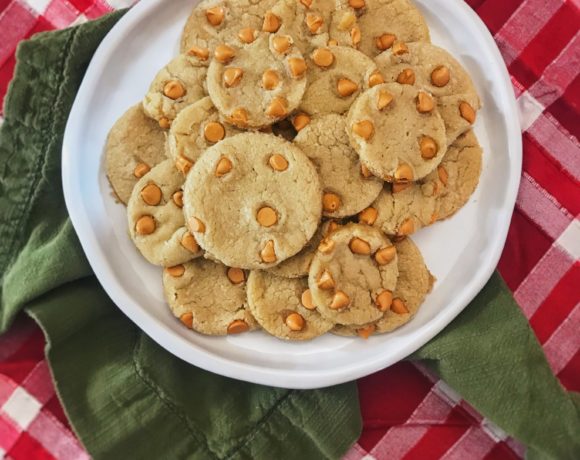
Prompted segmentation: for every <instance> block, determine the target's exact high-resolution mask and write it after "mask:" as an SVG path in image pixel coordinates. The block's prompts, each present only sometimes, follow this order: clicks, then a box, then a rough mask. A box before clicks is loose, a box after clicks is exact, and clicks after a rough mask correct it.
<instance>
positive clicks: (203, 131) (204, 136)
mask: <svg viewBox="0 0 580 460" xmlns="http://www.w3.org/2000/svg"><path fill="white" fill-rule="evenodd" d="M240 132H241V131H240V130H239V129H236V128H235V127H233V126H231V125H230V124H228V123H225V122H224V120H223V118H222V117H221V116H220V114H219V112H218V110H217V109H216V108H215V107H214V105H213V103H212V102H211V99H210V98H209V97H204V98H203V99H200V100H199V101H197V102H195V103H194V104H192V105H190V106H188V107H186V108H185V109H183V110H182V111H181V112H180V113H179V115H178V116H177V118H176V119H175V120H174V121H173V123H172V124H171V129H170V130H169V135H168V137H167V146H168V152H169V156H170V157H171V158H172V159H173V161H175V162H176V163H177V164H178V165H179V164H183V165H185V164H187V166H186V168H191V166H192V165H193V163H195V162H196V161H197V159H198V158H199V157H200V155H201V154H202V153H203V152H204V150H206V149H207V148H209V147H211V146H212V145H214V144H217V143H218V142H219V141H221V140H223V139H225V138H226V137H231V136H234V135H236V134H239V133H240ZM180 169H183V167H180Z"/></svg>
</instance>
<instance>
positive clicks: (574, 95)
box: [0, 0, 580, 460]
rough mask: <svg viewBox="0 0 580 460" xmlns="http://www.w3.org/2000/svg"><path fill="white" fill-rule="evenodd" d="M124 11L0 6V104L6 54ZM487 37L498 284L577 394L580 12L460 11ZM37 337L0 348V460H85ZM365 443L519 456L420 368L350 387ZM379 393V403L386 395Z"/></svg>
mask: <svg viewBox="0 0 580 460" xmlns="http://www.w3.org/2000/svg"><path fill="white" fill-rule="evenodd" d="M130 3H132V1H131V0H107V1H105V0H0V31H1V32H0V38H1V40H0V97H1V98H3V97H4V93H5V91H6V87H7V84H8V82H9V81H10V78H11V76H12V73H13V68H14V50H15V48H16V45H17V43H18V42H19V41H20V40H21V39H23V38H26V37H29V36H30V35H32V34H34V33H36V32H39V31H42V30H50V29H56V28H61V27H65V26H68V25H70V24H78V23H79V22H82V21H85V20H87V19H92V18H95V17H98V16H99V15H101V14H104V13H106V12H108V11H111V10H112V9H114V8H119V7H123V6H128V4H130ZM468 3H469V4H470V5H471V7H472V8H474V9H475V11H476V12H477V13H478V14H479V15H480V17H481V18H482V19H483V21H484V22H485V23H486V24H487V26H488V27H489V29H490V30H491V32H492V34H493V35H494V37H495V39H496V41H497V43H498V45H499V48H500V50H501V51H502V54H503V57H504V59H505V61H506V64H507V66H508V69H509V71H510V74H511V76H512V83H513V86H514V91H515V93H516V96H517V101H518V106H519V108H520V116H521V124H522V131H523V141H524V162H523V172H522V183H521V187H520V192H519V195H518V200H517V206H516V210H515V213H514V216H513V219H512V223H511V228H510V231H509V235H508V239H507V243H506V247H505V250H504V253H503V256H502V259H501V261H500V264H499V270H500V272H501V274H502V276H503V277H504V279H505V280H506V282H507V284H508V286H509V287H510V289H511V290H512V291H513V293H514V296H515V298H516V300H517V302H518V304H519V305H520V306H521V308H522V310H523V311H524V313H525V315H526V316H527V318H528V319H529V321H530V324H531V325H532V327H533V329H534V331H535V332H536V335H537V337H538V339H539V341H540V342H541V343H542V345H543V347H544V351H545V353H546V355H547V357H548V360H549V362H550V365H551V366H552V369H553V371H554V373H555V374H556V375H557V376H558V378H559V379H560V381H561V383H562V384H563V385H564V386H565V387H566V388H567V389H569V390H574V391H580V334H578V331H579V330H580V289H579V288H578V286H579V285H580V262H579V259H580V220H579V217H580V144H579V143H578V138H579V131H580V123H579V120H580V118H579V112H580V77H579V73H578V69H580V31H579V25H580V3H579V0H568V1H563V0H523V1H522V0H468ZM43 345H44V341H43V337H42V334H41V332H40V330H39V329H38V328H36V326H34V324H33V323H32V321H31V320H28V319H25V318H20V319H19V320H18V321H17V322H16V324H15V325H14V326H13V328H12V329H11V330H10V331H9V332H8V333H7V334H5V335H4V336H3V337H0V458H2V457H6V458H10V459H14V460H25V459H26V460H29V459H52V458H58V459H65V460H66V459H84V458H88V455H87V453H86V452H85V451H84V450H83V448H82V446H81V445H80V443H79V442H78V441H77V439H76V438H75V436H74V434H73V433H72V431H71V429H70V426H69V425H68V422H67V420H66V417H65V415H64V413H63V411H62V408H61V406H60V404H59V402H58V399H57V398H56V396H55V393H54V387H53V385H52V383H51V379H50V374H49V369H48V367H47V364H46V361H45V360H44V355H43ZM358 385H359V390H360V400H361V401H360V402H361V409H362V415H363V420H364V431H363V434H362V436H361V438H360V439H359V441H358V443H357V444H356V445H355V446H354V447H353V448H352V449H351V450H350V451H349V452H348V454H347V455H346V458H347V459H349V460H355V459H363V458H364V459H389V460H397V459H403V458H404V459H415V458H416V459H422V460H424V459H439V458H445V459H455V458H456V459H461V460H464V459H470V460H471V459H474V460H477V459H510V458H521V457H522V456H523V454H524V452H525V448H524V447H523V446H521V445H520V444H519V443H518V442H516V441H515V440H513V439H511V438H509V437H507V436H506V435H505V433H503V432H502V431H501V430H500V429H499V428H498V427H496V426H494V425H493V424H492V423H490V422H489V421H488V420H486V419H485V418H483V417H481V415H479V414H478V413H477V412H476V411H475V410H474V409H473V408H471V407H470V406H469V404H467V403H466V402H465V401H463V400H462V399H461V398H460V397H459V396H458V395H457V394H456V393H455V392H454V391H453V390H452V389H451V388H449V387H448V386H447V385H446V384H445V383H444V382H442V381H441V380H439V379H438V378H437V377H436V376H433V375H431V374H429V372H427V371H426V370H425V369H423V368H422V367H421V366H419V365H415V364H411V363H408V362H403V363H399V364H397V365H395V366H392V367H391V368H389V369H386V370H384V371H381V372H378V373H376V374H374V375H372V376H369V377H366V378H364V379H361V380H359V382H358ZM385 389H388V391H385Z"/></svg>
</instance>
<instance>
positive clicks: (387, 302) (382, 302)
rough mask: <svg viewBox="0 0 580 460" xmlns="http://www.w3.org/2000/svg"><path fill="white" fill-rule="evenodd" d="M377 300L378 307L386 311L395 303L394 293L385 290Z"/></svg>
mask: <svg viewBox="0 0 580 460" xmlns="http://www.w3.org/2000/svg"><path fill="white" fill-rule="evenodd" d="M375 301H376V303H377V307H378V309H379V310H380V311H382V312H385V311H387V310H389V308H391V304H392V303H393V293H392V292H391V291H386V290H385V291H383V292H381V293H380V294H379V295H378V296H377V298H376V300H375Z"/></svg>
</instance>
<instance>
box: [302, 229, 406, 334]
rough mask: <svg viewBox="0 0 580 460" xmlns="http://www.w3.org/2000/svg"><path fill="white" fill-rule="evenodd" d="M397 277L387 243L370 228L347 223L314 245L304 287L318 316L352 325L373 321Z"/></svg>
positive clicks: (388, 301) (384, 303) (382, 310)
mask: <svg viewBox="0 0 580 460" xmlns="http://www.w3.org/2000/svg"><path fill="white" fill-rule="evenodd" d="M398 275H399V272H398V269H397V256H396V254H395V251H394V248H393V246H392V244H391V242H390V241H389V239H388V238H387V237H386V236H385V235H383V234H382V233H381V232H380V231H379V230H377V229H376V228H373V227H368V226H365V225H357V224H348V225H346V226H344V227H342V228H340V229H338V230H336V231H335V232H332V233H331V234H330V235H329V236H328V237H327V238H326V239H324V240H323V241H322V242H321V243H320V245H319V247H318V251H317V253H316V255H315V256H314V260H313V261H312V264H311V265H310V273H309V276H308V286H309V287H310V292H311V294H312V300H313V302H314V305H316V307H317V308H318V311H319V312H320V314H321V315H322V316H324V317H325V318H327V319H329V320H331V321H333V322H334V323H338V324H350V325H352V324H354V325H358V324H366V323H369V322H372V321H376V320H377V319H379V318H380V317H381V316H382V315H383V312H384V311H385V309H387V308H389V307H390V300H391V299H392V293H393V291H394V289H395V286H396V284H397V277H398Z"/></svg>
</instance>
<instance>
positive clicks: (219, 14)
mask: <svg viewBox="0 0 580 460" xmlns="http://www.w3.org/2000/svg"><path fill="white" fill-rule="evenodd" d="M277 3H279V0H204V1H202V2H200V3H199V4H198V5H197V6H196V7H195V8H194V9H193V11H192V12H191V15H190V16H189V18H188V19H187V22H186V24H185V27H184V29H183V33H182V35H181V45H180V46H181V52H182V53H187V52H189V53H192V54H201V55H202V56H206V53H207V56H210V55H211V54H213V52H214V51H215V47H216V46H217V45H219V44H220V43H224V42H225V43H238V42H239V43H249V42H251V41H253V40H254V39H255V36H256V34H257V33H258V32H259V31H261V30H262V28H263V26H264V17H265V14H266V13H267V12H269V11H270V10H271V9H272V8H273V7H274V6H275V5H276V4H277Z"/></svg>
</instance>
